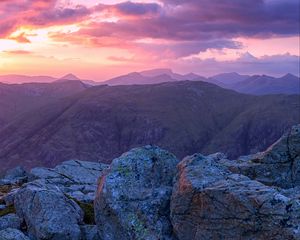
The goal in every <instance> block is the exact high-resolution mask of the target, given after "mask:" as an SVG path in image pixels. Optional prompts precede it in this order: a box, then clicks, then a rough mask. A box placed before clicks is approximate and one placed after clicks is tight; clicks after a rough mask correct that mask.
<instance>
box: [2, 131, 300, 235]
mask: <svg viewBox="0 0 300 240" xmlns="http://www.w3.org/2000/svg"><path fill="white" fill-rule="evenodd" d="M299 156H300V125H298V126H294V127H293V128H292V129H291V130H290V131H289V132H287V133H286V134H285V135H284V136H283V137H282V138H281V139H280V140H279V141H277V142H276V143H275V144H273V145H272V146H271V147H270V148H269V149H267V150H266V151H265V152H261V153H257V154H254V155H249V156H243V157H240V158H239V159H238V160H228V159H227V158H226V156H225V155H224V154H222V153H216V154H212V155H208V156H204V155H202V154H194V155H191V156H188V157H186V158H184V159H183V160H182V161H181V162H180V163H179V164H178V160H177V159H176V157H175V156H174V155H172V154H171V153H169V152H167V151H165V150H163V149H161V148H159V147H156V146H145V147H140V148H135V149H132V150H131V151H129V152H127V153H124V154H123V155H121V156H120V157H119V158H116V159H114V160H113V162H112V164H111V165H110V166H108V165H105V164H101V163H92V162H82V161H77V160H70V161H67V162H63V163H62V164H60V165H58V166H56V167H55V168H53V169H50V168H34V169H32V170H31V172H30V173H27V172H25V171H23V170H22V169H21V168H17V169H14V170H13V171H10V172H9V173H8V174H7V175H6V177H5V179H4V180H2V181H0V239H1V240H2V239H4V240H6V239H8V240H9V239H20V240H28V239H29V238H30V239H31V240H47V239H50V240H56V239H59V240H65V239H66V240H68V239H75V240H76V239H80V240H98V239H101V240H120V239H128V240H158V239H160V240H175V239H176V240H198V239H201V240H206V239H207V240H208V239H209V240H210V239H216V240H219V239H220V240H221V239H222V240H223V239H224V240H227V239H228V240H229V239H230V240H235V239H245V240H253V239H255V240H264V239H272V240H281V239H288V240H298V239H300V172H299V169H300V165H299V162H300V161H299V160H300V157H299ZM98 178H99V181H98V183H97V179H98ZM26 181H28V182H27V183H25V184H24V182H26ZM97 186H98V189H97V193H96V194H95V191H96V188H97ZM94 199H95V201H94V205H93V203H92V202H93V200H94ZM95 220H96V222H95ZM96 224H97V225H96ZM2 229H3V230H2ZM21 231H23V233H24V234H23V233H22V232H21ZM27 236H28V237H27Z"/></svg>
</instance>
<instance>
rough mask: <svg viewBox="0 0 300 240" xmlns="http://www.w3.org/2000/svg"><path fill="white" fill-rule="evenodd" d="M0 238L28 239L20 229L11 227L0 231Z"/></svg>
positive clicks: (3, 239) (10, 239)
mask: <svg viewBox="0 0 300 240" xmlns="http://www.w3.org/2000/svg"><path fill="white" fill-rule="evenodd" d="M0 239H1V240H30V239H29V238H28V237H27V236H25V235H24V233H22V232H21V231H19V230H17V229H13V228H6V229H4V230H1V231H0Z"/></svg>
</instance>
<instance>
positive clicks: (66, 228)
mask: <svg viewBox="0 0 300 240" xmlns="http://www.w3.org/2000/svg"><path fill="white" fill-rule="evenodd" d="M14 205H15V207H16V210H17V214H18V216H20V217H21V218H22V219H24V220H25V222H26V225H27V227H28V233H29V235H30V236H32V237H34V238H36V239H65V240H76V239H78V240H79V239H80V237H81V231H80V227H79V224H81V223H83V211H82V210H81V209H80V207H79V206H78V205H77V204H76V203H75V202H74V201H73V200H71V199H68V198H67V197H66V196H65V195H64V194H63V192H61V191H60V190H59V189H57V188H55V187H54V186H53V187H52V186H50V185H47V184H46V183H44V182H43V181H40V180H38V181H34V182H32V183H29V184H27V185H26V186H24V187H23V188H21V189H20V190H19V191H18V193H17V194H16V196H15V200H14Z"/></svg>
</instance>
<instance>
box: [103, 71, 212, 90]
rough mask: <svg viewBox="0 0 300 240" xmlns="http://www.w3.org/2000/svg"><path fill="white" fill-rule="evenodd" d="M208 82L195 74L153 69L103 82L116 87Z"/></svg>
mask: <svg viewBox="0 0 300 240" xmlns="http://www.w3.org/2000/svg"><path fill="white" fill-rule="evenodd" d="M185 80H190V81H196V80H199V81H200V80H201V81H206V78H204V77H201V76H198V75H196V74H194V73H189V74H186V75H180V74H177V73H174V72H173V71H172V70H171V69H152V70H147V71H142V72H133V73H129V74H126V75H122V76H118V77H115V78H112V79H110V80H107V81H105V82H103V83H104V84H108V85H110V86H115V85H134V84H139V85H141V84H156V83H163V82H176V81H185Z"/></svg>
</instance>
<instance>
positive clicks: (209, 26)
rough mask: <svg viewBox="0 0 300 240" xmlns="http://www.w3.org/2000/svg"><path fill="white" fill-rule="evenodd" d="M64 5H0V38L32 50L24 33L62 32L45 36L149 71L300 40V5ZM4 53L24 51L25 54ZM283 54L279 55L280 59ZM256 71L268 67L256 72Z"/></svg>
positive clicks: (293, 1) (295, 0)
mask: <svg viewBox="0 0 300 240" xmlns="http://www.w3.org/2000/svg"><path fill="white" fill-rule="evenodd" d="M78 1H79V0H78ZM67 2H68V1H63V0H2V1H0V39H1V38H2V39H11V40H14V41H16V42H19V43H20V44H27V45H28V44H31V45H34V42H32V41H31V40H30V37H29V36H28V35H29V34H28V32H26V30H24V31H23V30H22V29H24V28H25V29H26V28H27V29H33V30H34V29H42V28H46V27H55V26H56V27H57V26H58V27H59V26H60V27H61V28H60V30H57V31H49V32H48V34H47V35H48V38H49V41H52V42H53V43H62V44H63V43H65V44H71V45H74V46H75V45H76V46H81V47H82V48H87V47H88V48H94V49H98V50H99V49H103V50H102V51H109V50H107V49H112V48H113V49H115V50H116V49H120V50H121V51H120V52H123V53H124V52H127V55H126V54H125V55H124V54H123V55H122V54H120V55H114V56H109V57H108V58H107V59H108V60H110V61H113V59H115V60H116V62H119V61H117V60H118V59H123V61H122V62H123V63H124V62H126V61H125V60H126V59H127V61H128V62H130V61H137V60H138V61H145V64H146V63H147V64H148V63H149V62H151V61H161V62H164V63H165V62H170V63H171V62H174V61H177V62H180V61H185V63H186V60H185V58H187V57H188V58H189V59H196V58H197V54H199V53H201V52H205V51H206V50H208V49H215V50H219V51H222V50H224V49H231V50H236V51H243V50H244V52H245V51H247V50H248V51H250V52H251V49H250V50H249V49H247V46H245V44H244V43H243V42H242V41H239V40H237V39H255V41H259V40H262V39H272V38H279V37H280V38H290V37H297V36H298V34H299V0H243V1H241V0H226V1H224V0H156V1H155V0H153V2H151V1H149V0H148V1H146V0H145V1H138V2H136V1H123V2H122V1H117V2H116V3H114V2H115V1H100V0H99V1H91V0H86V1H80V2H77V3H76V0H73V2H72V3H73V4H67ZM84 2H86V3H88V4H84ZM105 2H106V3H105ZM107 2H111V4H107ZM92 3H93V4H92ZM72 24H73V25H76V26H77V29H76V31H64V29H65V28H66V27H65V26H67V25H72ZM22 31H23V32H22ZM274 47H276V46H274ZM45 48H46V47H45ZM31 50H34V49H30V51H31ZM98 50H97V51H98ZM9 51H11V52H18V51H19V52H22V51H24V52H25V51H26V52H29V51H28V50H27V49H10V50H9ZM99 51H100V50H99ZM295 51H296V50H295ZM114 52H116V51H114ZM40 54H43V53H40ZM280 54H281V55H282V52H280V53H278V54H277V55H280ZM262 55H268V52H265V53H263V54H262ZM79 57H80V56H79ZM274 57H275V56H274ZM82 58H84V56H82ZM198 60H199V59H198ZM200 60H201V59H200ZM200 60H199V61H200ZM236 60H237V61H241V59H236ZM202 61H203V60H202ZM214 64H216V65H219V64H217V63H214ZM260 66H266V64H263V63H261V65H257V66H256V67H258V68H260ZM171 67H172V66H171ZM253 67H254V66H253Z"/></svg>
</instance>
